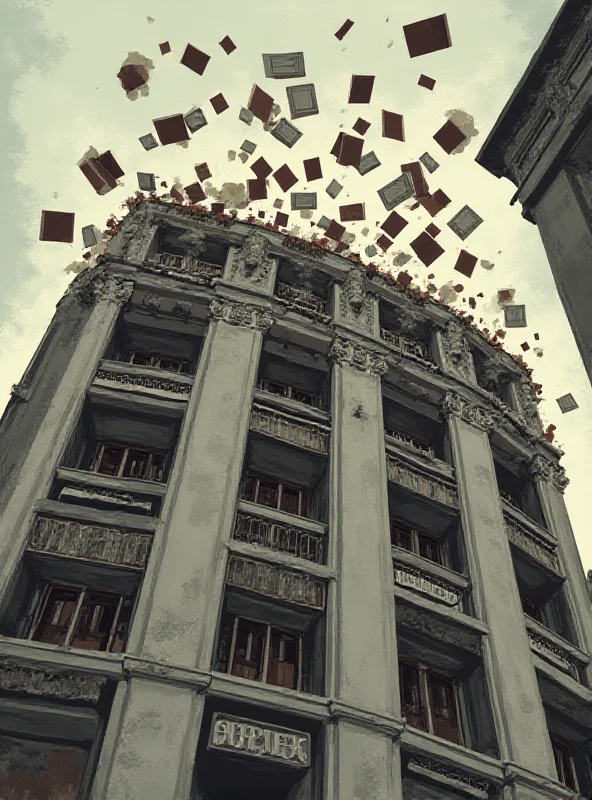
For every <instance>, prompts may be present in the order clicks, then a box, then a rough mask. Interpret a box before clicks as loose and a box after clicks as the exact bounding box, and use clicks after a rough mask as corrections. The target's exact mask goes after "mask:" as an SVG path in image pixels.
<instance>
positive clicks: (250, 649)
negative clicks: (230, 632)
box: [232, 619, 267, 681]
mask: <svg viewBox="0 0 592 800" xmlns="http://www.w3.org/2000/svg"><path fill="white" fill-rule="evenodd" d="M266 633H267V625H264V624H263V623H261V622H251V621H250V620H245V619H239V621H238V629H237V633H236V643H235V646H234V660H233V664H232V675H237V676H238V677H239V678H248V679H249V680H252V681H258V680H260V679H261V673H262V670H263V655H264V651H265V636H266Z"/></svg>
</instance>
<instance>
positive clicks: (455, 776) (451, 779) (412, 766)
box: [408, 756, 493, 800]
mask: <svg viewBox="0 0 592 800" xmlns="http://www.w3.org/2000/svg"><path fill="white" fill-rule="evenodd" d="M408 768H409V770H410V771H411V772H415V773H417V774H419V775H429V776H431V777H432V778H435V779H436V780H442V779H444V780H443V782H444V783H446V784H450V785H454V784H459V783H460V784H462V785H463V786H468V787H470V788H471V789H473V790H476V792H477V793H476V792H475V791H472V792H471V795H472V796H473V797H479V798H483V800H487V798H488V797H489V796H490V792H491V791H492V789H493V787H492V786H491V784H490V783H489V782H488V781H486V780H483V779H482V778H474V777H473V776H472V775H469V774H468V773H467V772H459V771H458V770H456V769H452V768H451V767H449V766H447V765H446V764H440V763H438V762H437V761H431V760H428V759H427V758H421V757H419V756H412V757H411V758H410V759H409V761H408Z"/></svg>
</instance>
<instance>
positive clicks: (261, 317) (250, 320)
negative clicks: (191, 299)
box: [208, 297, 275, 333]
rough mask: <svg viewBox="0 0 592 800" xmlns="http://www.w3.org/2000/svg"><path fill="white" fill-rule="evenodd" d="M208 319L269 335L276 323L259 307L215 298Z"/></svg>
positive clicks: (209, 308) (210, 306) (267, 312)
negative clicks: (268, 332)
mask: <svg viewBox="0 0 592 800" xmlns="http://www.w3.org/2000/svg"><path fill="white" fill-rule="evenodd" d="M208 317H209V318H210V319H213V320H214V321H216V322H226V323H228V325H240V326H241V327H243V328H254V329H255V330H257V331H261V332H262V333H267V331H268V330H269V329H270V328H271V326H272V325H273V323H274V321H275V320H274V318H273V316H272V315H271V314H270V312H269V311H267V310H266V309H264V308H261V307H259V306H253V305H248V304H245V303H237V302H235V301H234V300H226V299H224V298H221V297H215V298H214V299H213V300H212V302H211V303H210V305H209V307H208Z"/></svg>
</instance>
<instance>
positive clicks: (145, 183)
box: [138, 172, 156, 192]
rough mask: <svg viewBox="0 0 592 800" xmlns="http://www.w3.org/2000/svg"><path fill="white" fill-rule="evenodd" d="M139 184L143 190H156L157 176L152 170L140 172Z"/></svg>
mask: <svg viewBox="0 0 592 800" xmlns="http://www.w3.org/2000/svg"><path fill="white" fill-rule="evenodd" d="M138 186H139V187H140V190H141V191H142V192H155V191H156V178H155V177H154V175H153V174H152V173H151V172H138Z"/></svg>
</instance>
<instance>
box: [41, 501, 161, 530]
mask: <svg viewBox="0 0 592 800" xmlns="http://www.w3.org/2000/svg"><path fill="white" fill-rule="evenodd" d="M35 511H36V513H37V514H38V515H41V516H50V517H59V518H60V519H72V520H76V521H77V522H81V523H82V524H91V525H92V524H95V525H101V526H102V527H114V528H126V530H128V529H129V530H131V531H141V532H143V533H154V530H155V529H156V519H155V518H154V517H144V516H141V515H139V514H127V513H125V511H98V510H97V509H94V508H91V507H90V506H89V507H87V506H77V505H74V504H72V503H60V502H59V501H58V500H39V501H38V502H37V503H36V505H35Z"/></svg>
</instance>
